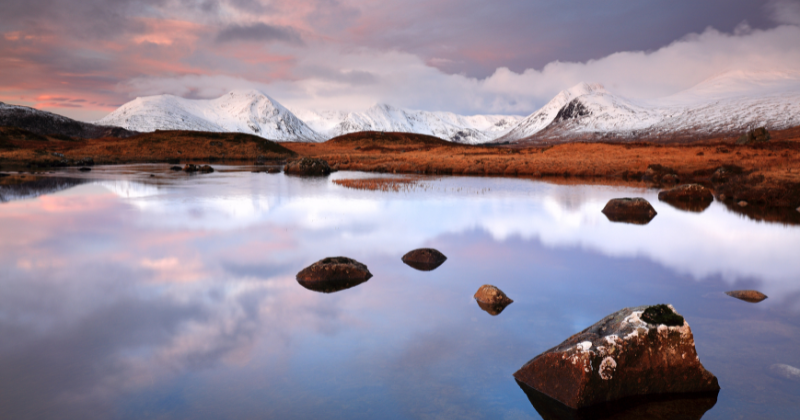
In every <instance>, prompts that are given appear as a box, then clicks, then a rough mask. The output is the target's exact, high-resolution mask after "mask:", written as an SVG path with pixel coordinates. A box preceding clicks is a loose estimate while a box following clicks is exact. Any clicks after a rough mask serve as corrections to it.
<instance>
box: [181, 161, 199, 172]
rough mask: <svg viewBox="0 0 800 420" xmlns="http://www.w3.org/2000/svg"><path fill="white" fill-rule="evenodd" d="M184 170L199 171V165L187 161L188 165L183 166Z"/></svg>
mask: <svg viewBox="0 0 800 420" xmlns="http://www.w3.org/2000/svg"><path fill="white" fill-rule="evenodd" d="M183 171H184V172H190V173H191V172H197V165H195V164H193V163H187V164H186V165H184V166H183Z"/></svg>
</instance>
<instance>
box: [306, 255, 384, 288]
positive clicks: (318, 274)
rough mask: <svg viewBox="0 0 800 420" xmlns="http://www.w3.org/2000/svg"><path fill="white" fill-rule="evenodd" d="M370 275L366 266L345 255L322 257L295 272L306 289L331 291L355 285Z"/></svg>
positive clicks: (367, 278)
mask: <svg viewBox="0 0 800 420" xmlns="http://www.w3.org/2000/svg"><path fill="white" fill-rule="evenodd" d="M371 277H372V273H370V272H369V269H367V266H366V265H364V264H361V263H360V262H358V261H356V260H354V259H352V258H347V257H329V258H324V259H322V260H319V261H317V262H315V263H314V264H311V265H310V266H308V267H306V268H304V269H303V270H301V271H300V272H299V273H297V282H298V283H300V285H301V286H303V287H305V288H306V289H309V290H313V291H316V292H322V293H333V292H338V291H340V290H345V289H349V288H351V287H354V286H357V285H359V284H361V283H364V282H365V281H367V280H369V279H370V278H371Z"/></svg>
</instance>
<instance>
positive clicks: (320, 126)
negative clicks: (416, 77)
mask: <svg viewBox="0 0 800 420" xmlns="http://www.w3.org/2000/svg"><path fill="white" fill-rule="evenodd" d="M294 113H295V114H296V115H297V116H298V117H300V118H301V119H302V120H303V121H305V122H306V124H308V125H309V126H311V128H313V129H314V130H315V131H316V132H317V133H320V134H321V135H323V136H324V137H326V138H333V137H336V136H340V135H342V134H348V133H353V132H358V131H397V132H405V133H418V134H427V135H431V136H436V137H439V138H442V139H445V140H450V141H453V142H457V143H467V144H479V143H486V142H489V141H491V140H493V139H495V138H497V137H499V136H502V135H504V134H506V133H507V132H508V131H509V130H511V129H512V128H514V126H516V125H517V123H519V121H520V120H522V117H520V116H516V115H513V116H508V115H474V116H462V115H456V114H453V113H450V112H428V111H412V110H407V109H400V108H395V107H393V106H391V105H385V104H378V105H374V106H372V107H370V108H369V109H367V110H366V111H364V112H337V111H322V112H319V111H309V110H300V109H295V110H294Z"/></svg>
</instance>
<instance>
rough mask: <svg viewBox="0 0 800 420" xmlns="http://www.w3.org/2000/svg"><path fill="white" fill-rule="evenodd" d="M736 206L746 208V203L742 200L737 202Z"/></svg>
mask: <svg viewBox="0 0 800 420" xmlns="http://www.w3.org/2000/svg"><path fill="white" fill-rule="evenodd" d="M736 204H738V205H739V207H747V201H744V200H742V201H740V202H738V203H736Z"/></svg>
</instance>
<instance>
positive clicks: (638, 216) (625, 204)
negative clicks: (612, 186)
mask: <svg viewBox="0 0 800 420" xmlns="http://www.w3.org/2000/svg"><path fill="white" fill-rule="evenodd" d="M603 214H605V215H606V217H607V218H608V220H610V221H612V222H622V223H633V224H637V225H646V224H648V223H650V221H651V220H653V218H654V217H656V215H657V214H658V213H656V210H655V209H654V208H653V206H652V205H650V202H648V201H647V200H645V199H644V198H639V197H636V198H614V199H612V200H610V201H609V202H608V203H607V204H606V206H605V207H604V208H603Z"/></svg>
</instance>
